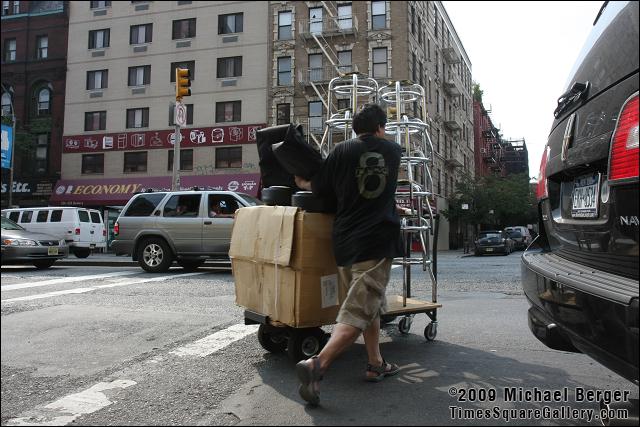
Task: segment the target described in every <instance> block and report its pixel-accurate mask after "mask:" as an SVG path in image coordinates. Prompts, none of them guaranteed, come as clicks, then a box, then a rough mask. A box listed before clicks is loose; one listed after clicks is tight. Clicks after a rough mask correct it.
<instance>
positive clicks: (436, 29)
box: [433, 3, 439, 38]
mask: <svg viewBox="0 0 640 427" xmlns="http://www.w3.org/2000/svg"><path fill="white" fill-rule="evenodd" d="M433 7H434V9H435V7H436V5H435V3H434V5H433ZM434 12H435V11H434ZM435 18H436V25H435V26H434V27H433V31H434V33H433V35H434V36H435V37H436V38H438V26H439V24H438V13H437V12H435Z"/></svg>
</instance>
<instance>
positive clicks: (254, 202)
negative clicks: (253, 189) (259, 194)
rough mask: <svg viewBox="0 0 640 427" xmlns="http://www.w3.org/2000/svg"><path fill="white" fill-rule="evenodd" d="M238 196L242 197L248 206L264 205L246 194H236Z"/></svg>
mask: <svg viewBox="0 0 640 427" xmlns="http://www.w3.org/2000/svg"><path fill="white" fill-rule="evenodd" d="M238 195H239V196H240V197H242V199H243V200H244V201H246V202H247V203H248V204H249V206H260V205H263V204H264V203H262V200H259V199H256V198H255V197H253V196H250V195H248V194H245V193H238Z"/></svg>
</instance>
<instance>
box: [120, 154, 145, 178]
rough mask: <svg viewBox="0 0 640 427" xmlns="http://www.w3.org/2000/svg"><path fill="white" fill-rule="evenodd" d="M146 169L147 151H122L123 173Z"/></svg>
mask: <svg viewBox="0 0 640 427" xmlns="http://www.w3.org/2000/svg"><path fill="white" fill-rule="evenodd" d="M146 171H147V152H146V151H135V152H132V153H124V170H123V172H124V173H127V172H146Z"/></svg>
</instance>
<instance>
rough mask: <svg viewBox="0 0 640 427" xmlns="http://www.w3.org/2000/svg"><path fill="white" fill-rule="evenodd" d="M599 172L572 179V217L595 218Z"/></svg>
mask: <svg viewBox="0 0 640 427" xmlns="http://www.w3.org/2000/svg"><path fill="white" fill-rule="evenodd" d="M599 194H600V174H590V175H583V176H581V177H578V178H576V179H575V180H574V181H573V192H572V194H571V217H572V218H597V217H598V199H599V197H598V196H599Z"/></svg>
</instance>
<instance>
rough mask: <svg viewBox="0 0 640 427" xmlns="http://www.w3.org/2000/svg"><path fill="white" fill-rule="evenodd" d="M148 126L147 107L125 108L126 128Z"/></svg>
mask: <svg viewBox="0 0 640 427" xmlns="http://www.w3.org/2000/svg"><path fill="white" fill-rule="evenodd" d="M146 127H149V108H129V109H127V128H134V129H135V128H146Z"/></svg>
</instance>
